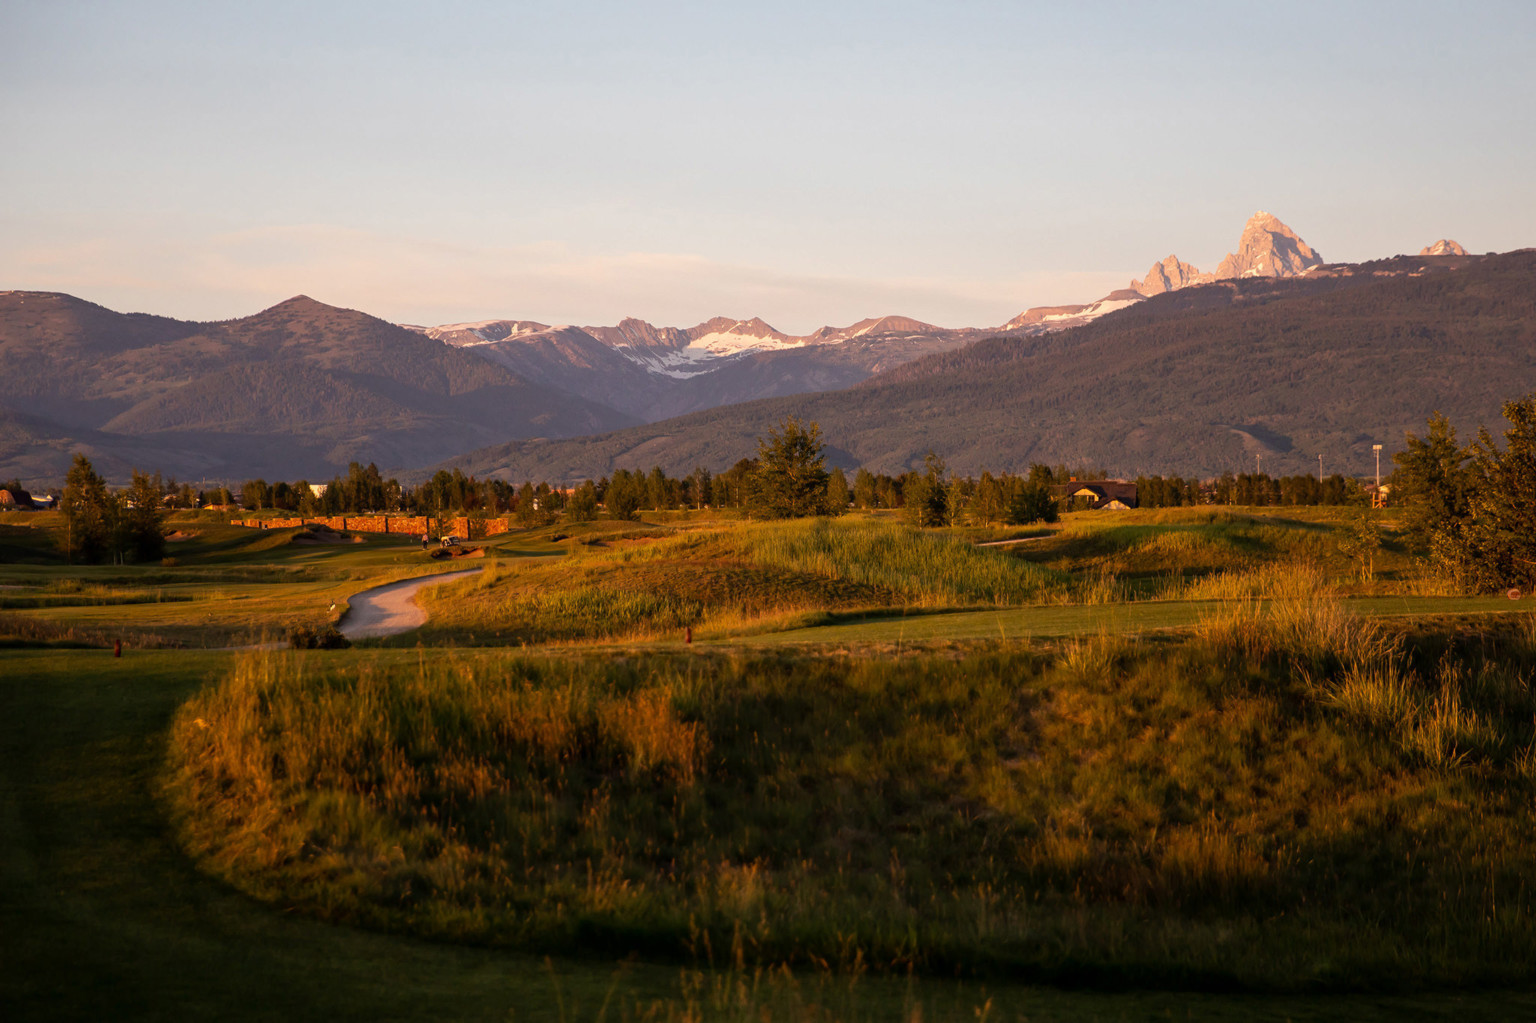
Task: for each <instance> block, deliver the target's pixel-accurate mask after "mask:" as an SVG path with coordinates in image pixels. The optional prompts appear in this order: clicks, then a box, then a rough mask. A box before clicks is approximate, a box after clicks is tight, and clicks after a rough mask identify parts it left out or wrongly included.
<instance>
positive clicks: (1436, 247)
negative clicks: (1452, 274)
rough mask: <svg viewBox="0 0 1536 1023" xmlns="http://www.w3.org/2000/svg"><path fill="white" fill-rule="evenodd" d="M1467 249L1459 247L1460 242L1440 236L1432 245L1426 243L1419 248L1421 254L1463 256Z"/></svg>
mask: <svg viewBox="0 0 1536 1023" xmlns="http://www.w3.org/2000/svg"><path fill="white" fill-rule="evenodd" d="M1466 254H1467V250H1466V249H1464V248H1462V247H1461V243H1459V242H1454V241H1452V240H1451V239H1449V238H1441V239H1440V240H1439V241H1437V242H1435V244H1433V245H1426V246H1425V247H1424V248H1422V249H1420V250H1419V255H1421V256H1465V255H1466Z"/></svg>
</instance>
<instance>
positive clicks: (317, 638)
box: [288, 625, 352, 650]
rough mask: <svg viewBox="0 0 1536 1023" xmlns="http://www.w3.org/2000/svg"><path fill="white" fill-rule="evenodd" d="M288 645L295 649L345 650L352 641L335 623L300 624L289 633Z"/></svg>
mask: <svg viewBox="0 0 1536 1023" xmlns="http://www.w3.org/2000/svg"><path fill="white" fill-rule="evenodd" d="M288 645H289V646H290V647H292V648H293V649H295V650H345V649H346V648H347V647H349V646H351V645H352V641H351V640H350V639H348V638H347V637H345V636H343V635H342V634H341V633H340V632H339V631H338V630H337V628H336V626H334V625H299V626H296V627H295V628H294V629H293V630H292V631H290V632H289V633H288Z"/></svg>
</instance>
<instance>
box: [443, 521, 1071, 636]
mask: <svg viewBox="0 0 1536 1023" xmlns="http://www.w3.org/2000/svg"><path fill="white" fill-rule="evenodd" d="M609 544H610V545H606V546H585V545H578V546H575V547H573V549H572V551H571V553H570V555H569V556H567V557H565V558H563V559H560V560H558V561H553V562H543V563H537V564H526V563H524V564H518V563H510V564H509V563H508V562H505V561H503V562H499V563H495V564H494V567H492V568H490V569H488V570H487V571H486V572H484V573H482V574H481V575H480V576H479V577H478V578H477V579H475V580H474V581H472V582H466V583H462V584H459V585H457V586H455V587H453V588H452V589H444V590H442V591H440V592H436V593H431V594H428V595H425V596H424V597H423V598H422V604H423V606H424V607H426V609H427V611H428V614H429V616H430V621H431V624H430V625H428V626H427V627H426V628H425V629H423V630H422V632H421V633H420V635H421V636H423V637H427V638H428V639H430V640H452V641H454V642H458V643H463V642H474V641H502V642H505V641H507V640H513V641H518V640H521V641H524V642H529V643H544V642H551V641H576V640H609V639H639V638H645V637H651V636H662V635H676V634H678V633H681V631H682V630H683V629H684V628H694V629H702V630H704V632H705V634H708V633H709V632H711V631H713V632H716V633H718V632H723V631H729V630H735V629H741V628H752V627H754V626H761V625H762V624H764V623H765V622H771V621H784V620H789V619H791V618H793V616H796V615H803V614H805V613H807V612H822V611H836V610H846V609H852V608H883V607H900V606H922V607H935V606H938V607H943V606H969V605H977V604H980V605H988V606H995V605H1007V604H1018V603H1023V602H1026V601H1028V600H1030V599H1032V598H1033V597H1035V596H1037V595H1038V594H1040V593H1042V592H1043V591H1044V590H1045V589H1046V588H1047V587H1049V586H1052V585H1054V584H1055V582H1056V580H1057V575H1056V573H1054V572H1052V571H1050V570H1049V569H1043V568H1040V567H1039V566H1036V565H1031V564H1028V563H1026V562H1023V561H1019V560H1017V559H1014V558H1009V557H1007V556H1006V555H1003V554H1000V553H997V552H993V551H981V550H977V549H976V548H975V547H974V546H973V545H972V544H970V543H969V542H967V541H965V540H963V539H960V538H957V537H952V536H947V535H944V534H941V533H932V532H924V531H921V530H916V529H911V528H908V527H905V526H900V525H895V524H889V523H881V522H869V521H836V520H826V519H820V520H801V521H797V522H784V523H758V524H749V525H740V524H734V525H732V526H730V527H716V528H710V529H697V530H692V531H689V532H683V533H678V534H676V535H672V536H666V537H660V538H656V537H646V536H640V537H633V538H631V537H623V538H616V539H612V540H610V541H609Z"/></svg>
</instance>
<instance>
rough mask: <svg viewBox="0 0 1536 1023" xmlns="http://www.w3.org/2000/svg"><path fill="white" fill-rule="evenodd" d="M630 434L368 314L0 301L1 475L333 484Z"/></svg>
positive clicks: (573, 402)
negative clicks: (484, 454) (216, 313)
mask: <svg viewBox="0 0 1536 1023" xmlns="http://www.w3.org/2000/svg"><path fill="white" fill-rule="evenodd" d="M633 422H636V420H635V419H634V418H633V417H630V416H626V415H624V414H622V413H620V412H616V411H615V410H613V409H611V408H608V407H606V406H603V405H600V404H597V403H594V402H590V401H587V400H585V399H581V398H577V397H574V396H572V395H567V394H555V393H552V392H550V391H549V390H547V389H545V388H541V387H538V386H536V385H533V384H530V383H529V382H527V381H525V380H523V379H522V378H520V377H518V376H517V375H515V374H513V373H511V372H510V371H508V370H506V369H505V368H503V367H500V366H497V365H495V364H494V363H492V362H489V361H487V360H485V359H480V358H476V357H475V356H474V355H472V354H470V353H468V352H465V351H462V350H460V349H458V348H454V347H451V346H448V345H444V344H441V343H439V342H436V341H433V340H431V339H429V338H425V337H422V336H421V335H420V334H417V333H415V332H413V331H409V330H405V329H403V328H401V327H398V326H396V325H395V324H392V323H388V322H386V321H384V320H380V319H378V318H376V317H373V316H368V315H367V314H365V313H360V312H356V311H354V310H350V309H337V308H335V307H333V306H328V305H325V304H323V303H320V302H316V301H314V300H313V299H310V298H307V297H304V296H302V295H301V296H298V297H296V298H292V299H289V300H288V301H286V302H282V303H280V304H279V305H276V306H273V307H272V308H270V309H267V310H265V311H264V312H261V313H258V314H256V315H254V316H248V317H245V318H243V319H237V320H228V321H224V322H220V323H191V322H186V321H182V320H174V319H169V318H167V317H162V316H147V315H144V314H140V313H129V314H125V313H117V312H113V311H112V310H110V309H106V308H103V307H102V306H99V305H95V304H93V303H90V302H85V301H82V300H81V299H78V298H73V297H71V296H69V295H60V294H53V293H48V292H23V291H7V292H0V478H3V477H9V476H12V475H15V476H21V477H23V478H25V479H33V480H41V481H57V480H58V479H59V478H61V477H62V476H63V473H64V471H65V470H66V469H67V468H68V465H69V462H70V459H71V457H72V453H73V452H74V451H84V452H85V453H86V454H87V455H88V456H89V457H91V458H92V459H93V461H95V462H96V463H97V466H98V469H99V470H100V471H102V472H103V473H104V474H105V475H107V476H108V477H109V478H112V479H117V480H121V479H123V478H124V477H126V476H127V474H128V470H129V468H130V467H133V466H137V467H139V468H142V469H146V470H148V469H158V470H163V471H165V472H168V473H173V474H176V475H180V476H182V477H190V478H198V477H209V478H214V479H224V478H229V479H243V478H246V477H248V476H257V475H267V476H272V477H277V478H284V479H295V478H298V477H301V476H314V477H315V478H329V476H330V475H331V474H332V473H334V472H335V471H336V470H337V469H338V468H344V467H345V466H346V464H347V462H349V461H351V460H354V459H355V460H359V461H363V462H368V461H376V462H378V463H380V464H382V465H386V466H391V467H409V466H419V465H425V464H429V463H431V462H435V461H439V460H441V459H444V458H448V457H450V456H451V455H454V454H457V453H460V452H462V451H464V450H465V449H466V447H472V446H474V445H475V444H476V443H477V442H478V443H481V444H487V443H491V442H493V441H502V440H505V439H507V438H509V437H537V436H556V437H559V436H570V435H573V434H583V433H591V432H593V431H600V430H606V429H613V428H615V427H619V426H623V425H626V424H629V423H633Z"/></svg>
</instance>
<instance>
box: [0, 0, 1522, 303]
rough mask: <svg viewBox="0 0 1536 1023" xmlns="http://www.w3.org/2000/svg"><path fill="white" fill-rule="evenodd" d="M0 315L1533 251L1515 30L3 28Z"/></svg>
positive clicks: (1177, 12) (1426, 15) (664, 295)
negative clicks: (1287, 252)
mask: <svg viewBox="0 0 1536 1023" xmlns="http://www.w3.org/2000/svg"><path fill="white" fill-rule="evenodd" d="M0 140H3V148H0V195H3V201H0V288H25V289H46V290H57V291H67V292H70V293H72V294H76V295H79V296H81V297H84V298H88V299H91V300H93V301H97V302H101V303H103V304H105V305H108V306H111V307H113V308H116V309H121V310H139V311H149V312H157V313H163V314H167V315H174V316H181V317H188V318H196V319H214V318H228V317H234V316H242V315H246V314H249V313H252V312H255V311H256V310H258V309H260V308H263V307H265V306H268V305H271V304H272V303H274V302H277V301H280V300H281V299H283V298H286V297H288V296H290V295H293V294H297V293H300V292H302V293H305V294H309V295H311V296H313V297H315V298H318V299H320V300H322V301H326V302H331V303H333V304H337V305H346V306H352V307H356V308H361V309H365V310H367V311H369V312H372V313H375V314H377V315H380V316H385V317H388V318H390V319H394V320H399V321H404V322H417V323H443V322H452V321H462V320H474V319H482V318H488V317H503V316H506V317H516V318H524V319H536V320H542V321H545V322H554V323H585V324H597V323H612V322H614V321H616V320H617V319H618V318H619V317H621V316H625V315H634V316H640V317H643V318H646V319H649V320H652V321H654V322H657V323H663V324H675V325H689V324H692V323H696V322H698V321H700V320H703V319H705V318H706V317H709V316H714V315H731V316H740V317H748V316H762V317H764V318H765V319H767V320H768V321H769V322H770V323H772V324H774V325H775V326H777V327H779V328H780V329H782V330H789V331H793V332H803V331H807V330H810V329H813V328H815V327H817V326H820V325H821V324H823V323H833V324H844V323H848V322H851V321H853V320H855V319H858V318H861V317H863V316H869V315H878V314H884V313H902V314H906V315H911V316H916V317H919V318H921V319H926V320H929V321H933V322H937V323H940V324H944V325H947V326H962V325H970V326H992V325H996V324H998V323H1001V322H1002V321H1004V320H1006V319H1007V318H1009V317H1011V316H1012V315H1014V314H1015V313H1017V312H1019V311H1020V310H1022V309H1023V308H1025V307H1026V306H1029V305H1038V304H1048V303H1060V302H1071V301H1087V300H1091V299H1093V298H1096V297H1098V296H1100V295H1102V294H1104V293H1105V292H1106V291H1108V290H1109V289H1111V288H1114V287H1123V286H1124V285H1125V283H1126V281H1127V280H1129V279H1130V277H1132V276H1133V275H1135V276H1140V275H1141V274H1143V273H1145V272H1146V269H1147V267H1148V266H1149V265H1150V264H1151V263H1152V262H1153V261H1154V260H1156V259H1160V258H1162V257H1163V256H1166V255H1168V254H1169V253H1170V252H1175V253H1177V254H1178V255H1179V256H1180V257H1182V258H1184V259H1186V260H1189V261H1192V262H1194V263H1196V264H1197V265H1199V266H1200V267H1201V268H1202V269H1214V267H1215V264H1216V263H1217V262H1218V261H1219V260H1220V258H1221V257H1222V255H1223V254H1224V253H1226V252H1227V251H1228V250H1229V249H1231V248H1233V247H1234V245H1235V243H1236V241H1237V235H1238V232H1239V230H1240V229H1241V227H1242V224H1243V222H1244V220H1246V219H1247V218H1248V217H1249V216H1250V215H1251V214H1252V213H1253V212H1254V211H1255V210H1258V209H1267V210H1269V211H1270V212H1272V213H1274V214H1276V215H1277V216H1279V217H1280V218H1281V219H1283V220H1284V221H1286V222H1287V223H1288V224H1290V225H1291V227H1293V228H1294V229H1295V230H1296V231H1297V232H1298V233H1299V234H1301V235H1302V237H1304V238H1305V239H1306V240H1307V241H1308V242H1309V243H1311V244H1312V245H1313V247H1315V248H1317V249H1318V250H1319V251H1320V252H1321V253H1322V255H1323V256H1324V258H1326V259H1329V260H1357V259H1365V258H1370V257H1374V256H1380V255H1390V254H1393V253H1397V252H1417V251H1418V249H1419V248H1421V247H1422V246H1424V245H1426V244H1428V243H1430V242H1432V241H1434V240H1435V239H1437V238H1441V237H1446V236H1449V237H1452V238H1455V239H1458V240H1459V241H1461V242H1462V243H1463V244H1465V245H1466V246H1467V247H1468V248H1470V249H1472V250H1473V251H1491V250H1501V251H1502V250H1506V249H1511V248H1518V247H1522V246H1527V245H1533V244H1536V180H1533V170H1536V3H1529V2H1525V0H1519V2H1512V3H1469V4H1455V3H1450V2H1444V0H1439V2H1435V3H1409V2H1401V0H1394V2H1390V3H1348V2H1339V0H1333V2H1329V3H1316V4H1313V3H1286V4H1264V5H1257V4H1248V3H1234V2H1231V0H1227V2H1224V3H1217V4H1201V3H1189V2H1185V3H1178V4H1172V3H1168V4H1158V3H1146V2H1140V3H1128V4H1112V3H1072V4H1066V3H1050V4H1046V3H1040V4H1030V3H1024V2H1013V3H966V2H963V0H948V2H944V3H902V2H891V0H882V2H879V3H839V2H836V0H820V2H816V3H806V4H802V3H794V2H778V3H773V4H762V3H756V4H750V5H748V4H737V3H729V2H720V0H717V2H714V3H701V4H661V3H569V2H559V3H550V2H543V3H538V4H531V3H529V4H523V3H512V2H501V3H442V2H439V3H432V4H400V3H387V2H380V0H370V2H367V3H324V2H319V0H308V2H304V3H280V2H273V0H264V2H261V3H248V4H233V3H210V2H207V0H200V2H196V3H159V2H141V3H81V2H70V0H40V2H33V0H3V2H0Z"/></svg>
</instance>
